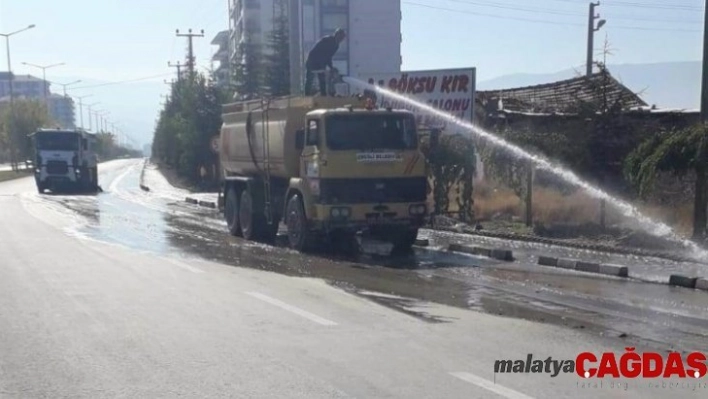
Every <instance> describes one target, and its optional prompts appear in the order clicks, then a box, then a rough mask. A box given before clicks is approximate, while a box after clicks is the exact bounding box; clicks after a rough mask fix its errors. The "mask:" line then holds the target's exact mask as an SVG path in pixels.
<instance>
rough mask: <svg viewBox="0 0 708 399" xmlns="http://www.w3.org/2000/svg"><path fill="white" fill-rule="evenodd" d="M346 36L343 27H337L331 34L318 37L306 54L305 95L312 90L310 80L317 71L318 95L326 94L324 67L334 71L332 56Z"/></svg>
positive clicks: (309, 93)
mask: <svg viewBox="0 0 708 399" xmlns="http://www.w3.org/2000/svg"><path fill="white" fill-rule="evenodd" d="M346 37H347V34H346V32H345V31H344V29H341V28H340V29H337V30H336V31H335V32H334V34H333V35H328V36H325V37H323V38H322V39H320V41H318V42H317V43H316V44H315V45H314V47H312V50H310V53H309V54H308V55H307V61H306V62H305V69H306V75H305V95H306V96H309V95H311V91H312V83H313V82H312V80H313V79H314V75H315V73H317V79H318V80H319V82H320V95H322V96H326V95H327V81H326V76H325V70H326V68H329V69H330V70H332V71H336V68H334V67H333V66H332V57H334V55H335V54H336V53H337V50H339V44H340V43H341V42H342V41H344V39H345V38H346Z"/></svg>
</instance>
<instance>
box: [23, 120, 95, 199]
mask: <svg viewBox="0 0 708 399" xmlns="http://www.w3.org/2000/svg"><path fill="white" fill-rule="evenodd" d="M30 137H31V138H32V141H33V145H34V149H35V161H34V167H35V173H34V180H35V183H36V184H37V191H38V192H39V193H40V194H42V193H44V191H45V190H51V191H52V192H59V191H93V192H95V191H98V190H99V186H98V157H97V156H96V152H95V148H96V145H97V141H96V136H95V135H94V134H91V133H88V132H86V131H83V130H67V129H40V130H38V131H37V132H35V133H32V134H31V135H30Z"/></svg>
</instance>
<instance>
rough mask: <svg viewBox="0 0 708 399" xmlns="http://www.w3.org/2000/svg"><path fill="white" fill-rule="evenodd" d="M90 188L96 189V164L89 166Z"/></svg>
mask: <svg viewBox="0 0 708 399" xmlns="http://www.w3.org/2000/svg"><path fill="white" fill-rule="evenodd" d="M91 189H92V190H93V191H98V166H94V167H93V168H91Z"/></svg>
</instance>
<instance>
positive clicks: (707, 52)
mask: <svg viewBox="0 0 708 399" xmlns="http://www.w3.org/2000/svg"><path fill="white" fill-rule="evenodd" d="M703 23H704V27H703V82H702V88H701V122H703V123H706V122H708V0H706V4H705V16H704V20H703Z"/></svg>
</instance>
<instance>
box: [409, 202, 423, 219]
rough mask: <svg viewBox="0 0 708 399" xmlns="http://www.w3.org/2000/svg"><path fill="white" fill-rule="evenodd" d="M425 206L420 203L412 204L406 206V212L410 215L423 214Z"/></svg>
mask: <svg viewBox="0 0 708 399" xmlns="http://www.w3.org/2000/svg"><path fill="white" fill-rule="evenodd" d="M425 211H426V207H425V205H422V204H414V205H411V206H409V207H408V213H409V214H411V215H416V216H417V215H425Z"/></svg>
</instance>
